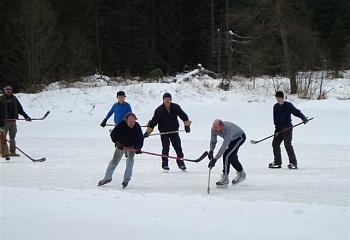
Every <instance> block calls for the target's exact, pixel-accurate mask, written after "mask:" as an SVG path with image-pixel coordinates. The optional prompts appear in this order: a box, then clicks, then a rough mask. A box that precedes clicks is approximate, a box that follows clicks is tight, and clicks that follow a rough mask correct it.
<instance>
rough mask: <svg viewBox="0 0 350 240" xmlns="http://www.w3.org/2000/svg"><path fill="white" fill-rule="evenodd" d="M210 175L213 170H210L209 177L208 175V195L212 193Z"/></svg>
mask: <svg viewBox="0 0 350 240" xmlns="http://www.w3.org/2000/svg"><path fill="white" fill-rule="evenodd" d="M210 174H211V168H209V175H208V188H207V193H208V194H209V192H210Z"/></svg>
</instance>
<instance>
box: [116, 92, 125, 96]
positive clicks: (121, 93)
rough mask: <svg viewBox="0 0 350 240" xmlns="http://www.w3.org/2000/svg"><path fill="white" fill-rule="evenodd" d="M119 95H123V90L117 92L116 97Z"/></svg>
mask: <svg viewBox="0 0 350 240" xmlns="http://www.w3.org/2000/svg"><path fill="white" fill-rule="evenodd" d="M119 96H124V97H125V92H123V91H119V92H117V97H119Z"/></svg>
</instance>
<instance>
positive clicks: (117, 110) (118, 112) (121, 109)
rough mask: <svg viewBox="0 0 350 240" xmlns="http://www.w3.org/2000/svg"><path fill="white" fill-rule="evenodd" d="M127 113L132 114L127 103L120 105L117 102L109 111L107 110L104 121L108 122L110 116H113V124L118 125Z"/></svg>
mask: <svg viewBox="0 0 350 240" xmlns="http://www.w3.org/2000/svg"><path fill="white" fill-rule="evenodd" d="M129 112H132V111H131V106H130V104H129V103H127V102H124V103H123V104H120V103H119V102H117V103H114V104H113V106H112V107H111V110H109V112H108V113H107V116H106V118H105V119H106V120H108V119H109V118H110V117H111V116H112V114H114V123H115V124H118V123H119V122H121V121H122V120H123V119H124V117H125V115H126V114H127V113H129Z"/></svg>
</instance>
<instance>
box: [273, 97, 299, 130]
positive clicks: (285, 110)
mask: <svg viewBox="0 0 350 240" xmlns="http://www.w3.org/2000/svg"><path fill="white" fill-rule="evenodd" d="M291 114H293V115H294V116H296V117H298V118H300V119H302V120H303V119H305V116H304V114H302V113H301V111H300V110H299V109H297V108H296V107H294V105H293V104H292V103H291V102H287V101H285V102H284V103H283V104H282V105H281V104H279V103H276V104H275V105H274V106H273V122H274V124H275V128H276V131H281V130H282V129H283V127H291V126H292V117H291Z"/></svg>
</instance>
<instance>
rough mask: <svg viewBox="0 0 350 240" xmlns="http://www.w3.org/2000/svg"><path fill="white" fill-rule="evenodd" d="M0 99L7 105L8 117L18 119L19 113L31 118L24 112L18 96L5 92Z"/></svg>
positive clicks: (6, 115)
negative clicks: (8, 95) (7, 94)
mask: <svg viewBox="0 0 350 240" xmlns="http://www.w3.org/2000/svg"><path fill="white" fill-rule="evenodd" d="M0 101H1V103H3V104H4V105H5V113H6V114H5V117H6V119H7V118H10V119H17V118H18V114H20V115H22V116H23V117H24V118H29V116H28V115H27V114H26V113H25V112H24V110H23V107H22V105H21V103H20V102H19V101H18V99H17V98H16V96H14V95H11V96H10V97H7V96H6V95H5V94H3V95H2V96H1V97H0Z"/></svg>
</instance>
